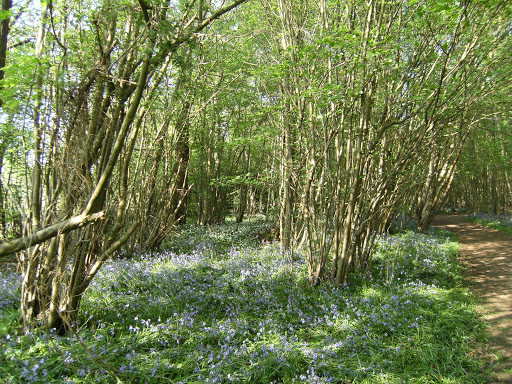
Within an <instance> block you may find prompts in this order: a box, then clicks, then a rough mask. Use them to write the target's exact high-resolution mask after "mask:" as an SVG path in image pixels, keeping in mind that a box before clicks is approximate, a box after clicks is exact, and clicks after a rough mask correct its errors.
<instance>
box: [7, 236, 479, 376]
mask: <svg viewBox="0 0 512 384" xmlns="http://www.w3.org/2000/svg"><path fill="white" fill-rule="evenodd" d="M191 232H192V230H191V228H189V230H188V233H191ZM216 232H217V233H222V236H219V241H220V243H225V242H226V238H227V237H229V235H228V234H229V233H231V228H229V226H228V227H226V228H225V229H224V230H221V229H220V228H217V231H216ZM231 243H233V244H235V243H238V241H235V240H234V239H233V240H232V241H231ZM239 246H240V247H239V248H238V249H233V248H231V249H229V250H225V251H224V252H223V253H221V254H220V253H219V255H218V256H219V257H216V258H212V257H211V255H210V254H209V253H208V252H207V251H201V250H199V249H197V250H196V251H195V252H193V253H189V252H188V251H187V253H188V254H176V253H173V252H162V253H159V254H152V255H149V254H148V255H145V256H144V257H142V256H141V258H139V259H138V260H117V261H113V262H112V263H110V264H108V265H107V266H106V268H105V269H103V270H102V272H101V276H99V278H98V279H97V280H96V281H95V283H94V284H93V286H91V287H90V290H89V291H88V294H87V296H86V297H85V298H84V304H83V310H84V312H83V313H82V315H81V318H80V320H81V322H80V325H78V326H77V327H78V328H77V331H78V333H76V334H72V335H70V336H66V337H59V336H56V335H53V334H46V333H31V334H27V335H19V334H18V323H17V321H16V319H17V316H18V311H17V310H16V309H15V308H14V307H13V305H12V304H10V303H7V302H6V304H5V305H3V306H0V316H1V317H0V346H1V347H2V348H1V349H0V376H1V377H2V378H3V379H4V380H5V381H6V383H17V382H20V380H24V381H30V382H34V383H36V382H37V383H46V382H52V383H65V382H67V381H71V382H74V383H86V382H91V381H94V382H98V383H109V382H134V383H135V382H141V383H143V382H151V383H168V382H175V383H177V382H211V383H221V382H222V383H224V382H251V383H270V382H283V383H333V382H336V383H342V382H343V383H344V382H347V383H348V382H351V383H358V384H360V383H396V384H398V383H404V382H407V383H484V382H486V379H487V376H486V372H487V371H486V367H485V365H484V364H483V362H482V361H481V360H479V359H477V358H476V357H474V356H475V355H474V353H473V351H474V349H475V348H476V346H477V344H476V343H477V342H482V341H483V337H484V329H483V327H482V324H481V323H480V321H479V320H478V316H477V315H476V313H475V311H474V307H473V305H474V304H473V298H472V297H471V295H470V294H469V293H468V291H467V290H466V289H465V288H463V287H462V286H460V285H459V284H458V282H460V281H461V280H460V276H459V275H457V274H458V267H457V266H456V265H454V263H455V260H454V258H453V253H454V251H455V249H456V244H454V243H453V242H451V241H450V240H449V239H447V238H446V234H438V235H425V236H424V235H417V234H413V233H404V234H402V235H398V236H396V237H389V238H386V239H385V240H384V241H383V242H382V243H381V244H380V245H379V251H378V255H379V256H378V259H379V262H376V264H375V267H374V277H373V280H372V281H371V282H369V283H366V284H365V285H364V286H361V285H359V284H355V283H349V285H348V286H346V287H343V288H337V287H334V286H331V285H328V284H324V285H321V286H320V287H317V288H313V287H311V286H310V285H309V283H308V282H307V276H306V275H307V268H306V265H305V263H304V262H303V261H302V258H301V259H299V260H297V261H293V260H292V259H291V258H290V257H289V256H288V255H286V254H283V253H282V252H281V251H280V249H279V248H277V247H275V246H274V245H267V246H264V247H260V248H254V247H249V248H246V247H243V246H242V244H241V243H239ZM222 247H223V246H221V247H220V248H222ZM405 252H407V253H409V254H411V255H412V256H413V258H414V259H415V260H416V261H415V262H414V263H410V262H409V259H408V258H406V257H404V253H405ZM426 260H431V261H433V263H430V262H426ZM386 262H394V263H395V265H396V266H397V268H398V269H401V270H404V271H405V270H407V269H409V270H410V272H411V276H413V277H411V278H403V279H402V278H400V279H398V276H397V275H396V274H395V278H393V279H390V278H389V276H385V275H382V274H381V273H380V272H379V271H381V266H382V265H384V264H383V263H386ZM425 270H427V272H428V273H426V274H425V273H424V272H425ZM448 272H449V273H450V274H454V275H456V276H454V277H453V279H451V280H450V281H446V282H445V283H444V284H442V282H443V280H444V279H445V278H446V277H447V275H446V274H447V273H448ZM11 290H12V288H9V289H7V290H6V292H7V291H11ZM2 292H3V291H2Z"/></svg>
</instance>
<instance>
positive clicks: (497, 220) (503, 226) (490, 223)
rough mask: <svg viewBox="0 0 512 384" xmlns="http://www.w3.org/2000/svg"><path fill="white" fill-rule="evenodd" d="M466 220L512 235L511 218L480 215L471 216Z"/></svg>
mask: <svg viewBox="0 0 512 384" xmlns="http://www.w3.org/2000/svg"><path fill="white" fill-rule="evenodd" d="M466 219H467V220H469V221H473V222H475V223H479V224H482V225H484V226H486V227H489V228H492V229H496V230H498V231H502V232H506V233H511V234H512V218H511V217H510V216H502V215H488V214H479V215H469V216H467V218H466Z"/></svg>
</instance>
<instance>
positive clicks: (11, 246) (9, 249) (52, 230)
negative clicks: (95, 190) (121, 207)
mask: <svg viewBox="0 0 512 384" xmlns="http://www.w3.org/2000/svg"><path fill="white" fill-rule="evenodd" d="M104 218H105V212H104V211H102V212H97V213H93V214H91V215H85V214H81V215H78V216H74V217H72V218H70V219H68V220H64V221H61V222H60V223H57V224H53V225H50V226H49V227H46V228H43V229H41V230H39V231H37V232H36V233H34V234H33V235H30V236H24V237H21V238H19V239H15V240H12V241H8V242H5V243H0V257H2V256H7V255H10V254H12V253H15V252H18V251H22V250H24V249H27V248H30V247H32V246H34V245H37V244H41V243H43V242H45V241H46V240H50V239H51V238H53V237H55V236H58V235H60V234H62V233H67V232H71V231H73V230H75V229H77V228H80V227H83V226H85V225H88V224H91V223H93V222H94V221H97V220H102V219H104Z"/></svg>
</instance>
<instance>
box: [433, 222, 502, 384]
mask: <svg viewBox="0 0 512 384" xmlns="http://www.w3.org/2000/svg"><path fill="white" fill-rule="evenodd" d="M433 225H434V226H435V227H439V228H443V229H446V230H448V231H451V232H454V233H455V234H456V235H457V237H458V240H459V243H460V244H461V262H462V265H463V266H464V267H465V273H464V274H465V276H466V278H467V279H468V280H469V282H470V284H471V287H472V289H473V291H474V292H475V293H476V294H477V295H478V296H479V297H480V298H481V308H480V311H481V313H482V317H483V318H484V320H485V321H487V322H488V323H489V325H490V335H491V340H490V348H489V353H490V354H491V355H490V356H489V357H490V358H492V360H493V362H494V363H495V364H496V365H495V367H494V372H495V375H494V377H493V380H492V381H491V383H512V235H509V234H507V233H503V232H499V231H495V230H493V229H489V228H486V227H483V226H481V225H479V224H475V223H471V222H468V221H465V220H464V216H463V215H449V216H438V217H436V219H435V220H434V223H433Z"/></svg>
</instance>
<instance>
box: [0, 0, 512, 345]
mask: <svg viewBox="0 0 512 384" xmlns="http://www.w3.org/2000/svg"><path fill="white" fill-rule="evenodd" d="M0 19H1V34H0V238H1V243H0V258H12V257H13V255H16V260H17V265H18V268H19V271H21V275H22V280H21V283H20V284H21V285H20V286H21V289H20V292H19V294H20V297H21V300H20V316H21V319H22V323H23V329H24V330H25V331H26V332H30V331H31V330H33V329H34V328H37V327H39V326H40V325H41V324H42V325H44V328H46V329H54V330H56V332H57V333H59V334H62V335H63V334H65V333H67V332H69V331H70V329H71V328H72V324H74V323H75V322H76V321H77V319H78V317H79V313H80V305H81V303H82V301H83V299H84V297H85V296H87V294H85V296H84V293H86V291H87V290H88V289H89V287H91V284H93V282H94V281H95V276H96V275H97V274H98V273H99V272H100V270H101V269H102V267H104V266H105V265H110V264H109V263H110V261H109V260H111V259H112V258H118V257H122V258H124V259H127V260H129V259H130V258H133V257H135V256H136V255H141V254H151V252H156V251H159V250H162V249H164V248H166V245H168V244H169V241H171V240H169V239H172V238H173V236H176V231H180V228H190V227H192V226H193V227H196V226H197V227H198V228H201V227H203V228H212V227H214V226H218V225H222V224H225V223H231V224H232V227H230V228H233V229H232V231H233V232H234V231H237V230H238V229H239V228H242V227H243V224H244V223H248V222H250V221H251V220H252V218H254V217H257V218H260V219H261V220H264V223H265V225H264V228H265V230H264V231H261V233H259V235H258V236H259V239H260V240H265V241H267V242H273V243H277V244H278V246H279V250H280V251H279V252H281V253H282V255H292V256H290V257H292V258H293V257H295V256H293V255H295V254H297V253H298V254H300V258H301V260H302V262H303V263H304V266H305V268H306V269H307V272H306V277H305V281H306V282H307V284H306V285H305V286H304V287H305V288H304V289H305V290H306V291H307V290H309V289H313V288H314V287H322V286H329V287H332V289H337V288H336V287H343V286H346V285H347V283H348V282H349V281H350V278H351V275H352V274H360V275H361V276H363V277H364V276H366V277H368V276H369V274H370V271H371V268H372V262H373V258H374V254H375V252H376V250H377V249H378V248H379V246H378V241H379V239H380V238H381V236H382V235H383V234H384V233H388V232H390V231H391V230H392V229H393V228H396V227H397V226H398V227H400V226H405V225H409V223H414V224H413V226H414V227H415V228H416V229H417V231H419V232H420V233H426V232H427V231H428V230H429V226H430V224H431V222H432V220H433V218H434V216H435V215H436V214H437V213H438V212H439V211H440V210H441V209H444V210H453V211H455V210H456V209H466V210H470V211H472V212H482V213H491V214H510V213H511V212H512V201H511V197H512V181H511V179H510V178H511V172H512V167H511V164H512V162H511V157H512V137H511V132H512V130H511V124H512V113H511V111H512V108H511V99H510V94H511V79H512V76H511V75H512V73H511V71H512V60H511V56H510V52H512V39H511V33H512V3H511V2H509V1H507V0H474V1H469V0H463V1H455V0H428V1H427V0H365V1H361V0H317V1H310V0H186V1H185V0H138V1H135V0H115V1H114V0H71V1H70V0H66V1H63V0H53V1H52V0H47V1H43V0H40V1H32V0H26V1H24V0H14V1H13V0H2V10H1V11H0ZM276 257H277V256H276ZM283 257H284V256H283ZM286 257H288V256H286ZM387 273H388V277H389V270H388V272H387ZM361 284H362V283H361ZM322 289H324V288H322Z"/></svg>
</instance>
